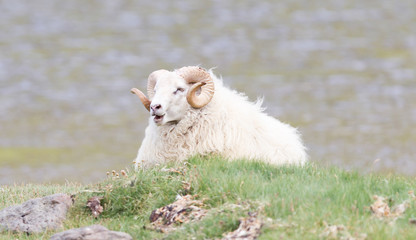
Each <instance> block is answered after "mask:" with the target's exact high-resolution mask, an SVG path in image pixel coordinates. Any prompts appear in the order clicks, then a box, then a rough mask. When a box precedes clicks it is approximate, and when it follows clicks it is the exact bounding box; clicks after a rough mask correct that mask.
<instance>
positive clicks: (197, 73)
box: [178, 67, 215, 108]
mask: <svg viewBox="0 0 416 240" xmlns="http://www.w3.org/2000/svg"><path fill="white" fill-rule="evenodd" d="M178 73H179V75H180V76H181V77H183V78H184V79H185V81H186V82H187V83H194V84H193V85H192V86H191V88H190V89H189V90H188V93H187V95H186V100H187V101H188V103H189V104H190V105H191V106H192V107H193V108H202V107H204V106H205V105H207V104H208V103H209V102H210V101H211V99H212V97H213V96H214V91H215V88H214V81H213V80H212V78H211V75H210V74H209V73H208V72H206V71H205V70H204V69H202V68H200V67H183V68H181V69H179V70H178ZM199 89H201V93H200V94H199V95H196V92H197V91H198V90H199Z"/></svg>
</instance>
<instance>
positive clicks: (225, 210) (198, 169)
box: [0, 157, 416, 239]
mask: <svg viewBox="0 0 416 240" xmlns="http://www.w3.org/2000/svg"><path fill="white" fill-rule="evenodd" d="M169 167H173V168H175V169H177V170H179V171H180V173H175V172H166V171H161V169H162V167H156V168H154V169H151V170H148V171H140V172H137V173H132V172H130V173H129V176H128V177H120V178H112V177H110V178H109V179H107V180H105V181H103V182H100V183H99V184H94V185H89V186H81V185H75V184H67V185H64V186H62V185H50V186H47V185H24V186H11V187H2V188H1V189H0V208H4V207H6V206H9V205H11V204H18V203H21V202H24V201H25V200H28V199H30V198H33V197H39V196H44V195H47V194H52V193H57V192H67V193H71V194H74V193H77V195H76V202H75V206H74V207H73V208H72V209H71V210H70V213H69V215H68V219H67V221H66V222H65V224H64V228H65V229H69V228H75V227H82V226H87V225H91V224H102V225H104V226H106V227H107V228H109V229H111V230H115V231H123V232H127V233H129V234H130V235H132V236H133V238H134V239H161V238H164V239H189V238H191V237H196V238H197V239H215V238H221V237H222V235H223V233H226V232H229V231H233V230H234V229H236V228H237V227H238V225H239V218H241V217H245V216H247V214H248V212H258V214H259V215H260V216H261V217H262V218H263V219H264V220H265V222H266V223H265V225H264V227H263V228H262V234H261V236H260V239H279V238H286V239H287V238H289V239H322V238H324V237H322V233H323V232H324V231H325V229H326V226H327V224H329V225H343V226H345V228H346V232H348V233H349V234H350V235H351V236H352V237H359V236H363V234H365V235H366V236H367V239H413V238H414V236H415V235H416V226H414V225H411V224H409V219H412V218H415V217H416V205H415V202H416V200H412V201H410V207H409V208H408V209H407V210H406V212H405V213H404V214H403V216H401V217H400V218H399V219H397V220H396V221H391V220H380V219H377V218H375V217H373V216H372V214H371V212H370V210H369V207H370V205H371V204H372V203H373V201H374V200H373V198H372V196H373V195H380V196H384V197H387V198H389V199H390V204H391V205H395V204H399V203H402V202H403V201H405V200H408V199H410V197H409V195H408V191H410V190H415V189H416V181H415V179H414V178H409V177H401V176H393V175H388V176H382V175H373V174H371V175H360V174H358V173H356V172H346V171H344V170H341V169H338V168H325V167H320V166H317V165H316V164H313V163H311V164H308V165H306V166H305V167H302V168H300V167H275V166H270V165H267V164H264V163H259V162H249V161H234V162H228V161H224V160H223V159H220V158H217V157H209V158H201V157H195V158H192V159H190V160H189V161H188V163H187V164H186V165H183V164H180V165H171V166H169ZM184 182H186V183H190V185H191V188H190V189H186V188H184ZM177 194H181V195H185V194H193V195H194V194H197V195H198V197H197V198H198V199H204V203H205V208H206V209H209V210H210V211H209V213H208V214H207V216H206V217H205V218H203V219H202V220H201V221H199V222H194V223H190V224H186V225H184V226H183V227H182V228H178V229H177V230H176V231H174V232H171V233H169V234H164V233H159V232H156V231H153V230H150V229H149V228H146V226H149V224H150V223H149V216H150V213H151V212H152V210H154V209H156V208H159V207H162V206H164V205H167V204H169V203H171V202H173V201H174V200H175V197H176V195H177ZM95 195H99V196H103V197H104V199H103V205H104V209H105V210H104V212H103V214H102V215H101V216H100V217H99V218H98V219H94V218H93V217H92V216H91V215H90V214H89V212H88V210H87V209H86V208H85V203H86V201H87V199H88V198H89V197H91V196H95ZM233 204H234V205H233ZM235 205H239V206H241V208H233V207H231V206H235ZM54 233H55V232H52V231H50V232H46V233H45V234H41V235H28V236H27V235H25V234H15V233H2V234H0V239H49V237H50V236H51V235H52V234H54ZM339 236H342V235H341V234H340V235H339ZM344 236H345V235H344Z"/></svg>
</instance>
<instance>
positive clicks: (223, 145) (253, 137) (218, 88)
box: [131, 66, 307, 169]
mask: <svg viewBox="0 0 416 240" xmlns="http://www.w3.org/2000/svg"><path fill="white" fill-rule="evenodd" d="M131 91H132V93H135V94H136V95H138V96H139V98H140V100H141V101H142V103H143V105H144V106H145V107H146V109H147V110H148V111H150V118H149V126H148V127H147V128H146V132H145V138H144V140H143V143H142V145H141V146H140V149H139V152H138V155H137V158H136V160H135V168H136V169H138V168H140V167H144V168H147V167H149V166H152V165H155V164H163V163H166V162H170V161H183V160H186V159H188V158H189V157H191V156H194V155H197V154H200V155H207V154H217V155H220V156H222V157H225V158H227V159H230V160H235V159H252V160H260V161H265V162H268V163H271V164H275V165H281V164H297V165H303V164H304V163H305V162H306V161H307V154H306V152H305V147H304V145H303V143H302V140H301V138H300V135H299V133H298V131H297V130H296V129H295V128H293V127H291V126H290V125H288V124H285V123H282V122H280V121H279V120H277V119H275V118H273V117H270V116H268V115H267V114H266V113H264V112H263V108H262V107H261V104H262V100H258V101H257V102H255V103H253V102H250V101H248V99H247V97H246V96H245V95H244V94H241V93H238V92H236V91H233V90H230V89H229V88H227V87H225V86H223V83H222V80H221V79H218V78H217V77H216V76H215V75H214V74H213V73H212V71H206V70H204V69H202V68H200V67H194V66H192V67H183V68H180V69H178V70H174V71H167V70H158V71H155V72H153V73H151V74H150V76H149V78H148V85H147V92H148V96H149V99H148V98H146V96H145V95H144V94H143V93H142V92H141V91H140V90H138V89H136V88H133V89H132V90H131Z"/></svg>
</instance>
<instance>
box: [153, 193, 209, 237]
mask: <svg viewBox="0 0 416 240" xmlns="http://www.w3.org/2000/svg"><path fill="white" fill-rule="evenodd" d="M203 205H204V203H203V201H202V200H195V196H192V195H186V196H183V197H182V196H178V198H177V199H176V201H175V202H173V203H172V204H169V205H166V206H164V207H161V208H159V209H156V210H153V212H152V214H151V215H150V218H149V219H150V222H151V228H153V229H154V230H157V231H161V232H163V233H166V232H170V231H173V230H176V228H177V226H178V225H179V224H184V223H189V222H193V221H199V220H201V219H202V218H203V217H204V216H206V214H207V212H208V211H207V210H206V209H202V208H201V207H202V206H203Z"/></svg>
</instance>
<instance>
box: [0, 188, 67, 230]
mask: <svg viewBox="0 0 416 240" xmlns="http://www.w3.org/2000/svg"><path fill="white" fill-rule="evenodd" d="M72 203H73V200H72V198H71V196H69V195H67V194H63V193H58V194H54V195H49V196H46V197H43V198H35V199H31V200H29V201H27V202H24V203H23V204H20V205H15V206H11V207H7V208H5V209H3V210H1V211H0V232H2V231H13V232H26V233H40V232H44V231H45V230H54V229H57V228H59V227H61V225H62V222H63V221H64V220H65V218H66V214H67V212H68V209H69V208H70V207H71V206H72Z"/></svg>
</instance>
